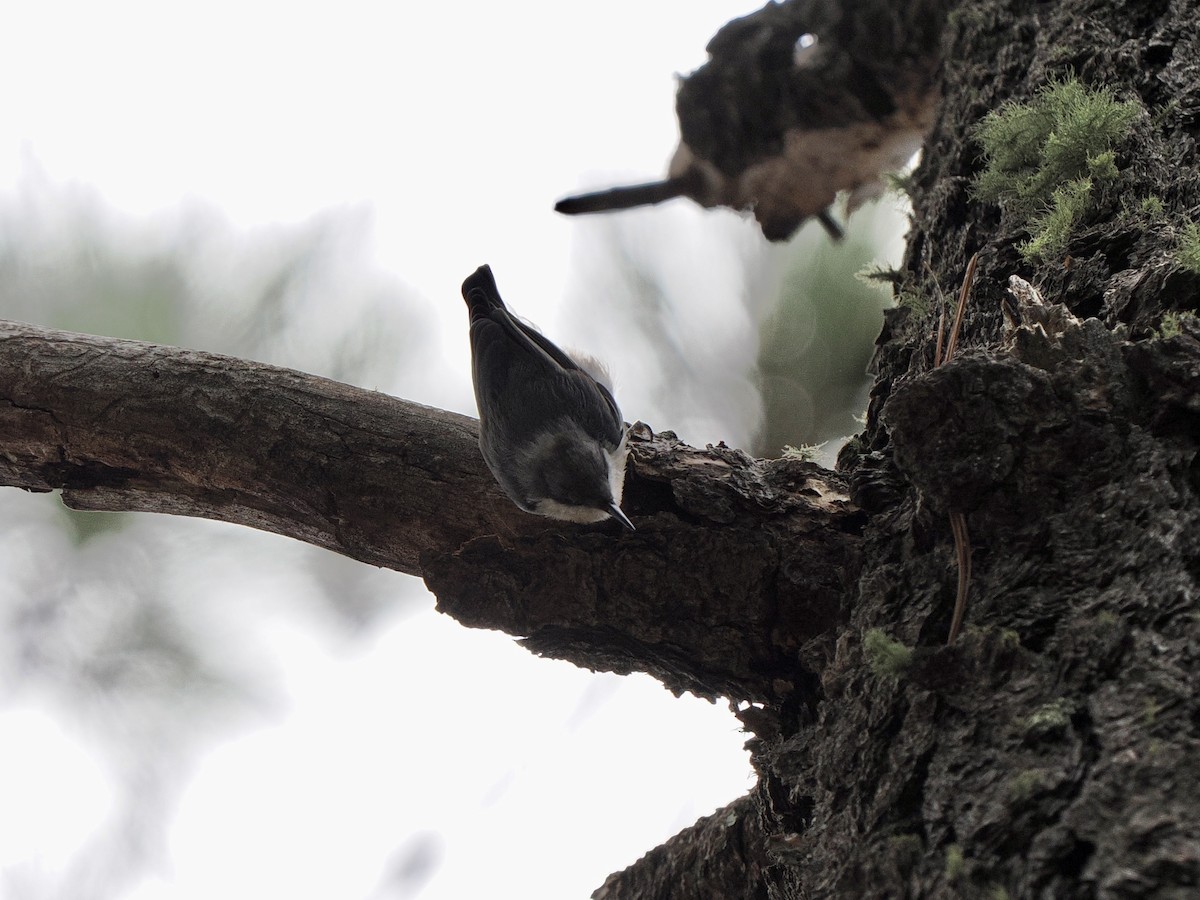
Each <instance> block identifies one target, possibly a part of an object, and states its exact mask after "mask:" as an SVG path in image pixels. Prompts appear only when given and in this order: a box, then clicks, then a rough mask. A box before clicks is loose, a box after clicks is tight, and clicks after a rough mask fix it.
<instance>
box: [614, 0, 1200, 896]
mask: <svg viewBox="0 0 1200 900" xmlns="http://www.w3.org/2000/svg"><path fill="white" fill-rule="evenodd" d="M1197 20H1200V9H1198V8H1197V5H1196V4H1195V3H1193V2H1165V0H1163V2H1155V3H1140V2H1139V3H1123V2H1109V3H1097V2H1086V0H1073V2H1064V3H1059V4H1040V3H1033V2H1018V0H1011V2H1007V0H999V2H989V0H984V2H964V3H961V4H958V6H957V8H956V9H955V10H954V11H953V12H952V13H951V14H950V16H949V18H948V20H947V22H946V34H945V44H944V53H945V59H944V69H943V78H942V93H943V95H944V97H945V100H944V103H943V105H942V108H941V112H940V114H939V117H938V121H937V124H936V125H935V128H934V130H933V133H932V134H931V136H930V137H929V139H928V141H927V143H926V149H925V161H924V163H923V164H922V166H921V168H920V169H919V170H918V172H917V173H916V176H915V178H914V182H915V184H914V191H913V199H914V206H915V214H914V222H913V229H912V233H911V235H910V243H909V250H908V254H907V258H906V261H905V267H904V276H905V284H904V285H903V288H904V290H906V291H907V292H909V293H910V294H917V295H921V296H925V297H927V298H929V300H930V301H931V302H930V303H929V307H930V309H931V312H929V313H924V314H922V313H919V312H918V311H917V310H918V309H919V307H918V305H916V304H911V303H909V304H906V305H905V306H903V307H901V308H897V309H895V310H892V311H891V312H890V313H889V315H888V318H887V322H886V324H885V327H884V331H883V334H882V335H881V336H880V338H879V341H878V352H877V356H876V360H875V364H874V365H875V371H876V384H875V388H874V391H873V395H872V400H871V406H870V410H869V415H868V423H867V428H866V430H865V432H864V433H863V434H862V435H860V436H859V437H858V438H857V439H855V440H854V441H852V442H851V443H850V444H849V445H848V446H847V448H846V449H845V450H844V451H843V453H842V455H841V458H840V461H839V468H840V469H841V470H842V471H844V472H845V473H846V474H847V475H848V476H849V478H850V481H851V485H852V493H851V495H852V498H853V499H854V500H855V502H856V503H857V505H858V506H859V507H860V508H861V509H862V510H863V511H864V512H865V513H866V514H867V520H866V523H865V527H864V542H863V548H862V551H863V555H862V557H861V559H862V567H861V569H860V570H859V576H858V579H857V582H856V585H855V589H854V590H853V591H852V593H851V596H850V597H848V598H847V604H848V609H849V619H848V621H847V622H846V624H845V627H844V629H842V630H840V631H839V633H838V639H837V644H836V646H837V651H836V654H835V656H834V658H833V659H832V660H831V662H830V664H829V665H828V666H826V667H825V668H823V669H822V670H821V671H820V672H819V679H818V682H817V683H816V684H815V685H813V686H812V687H811V688H810V689H809V690H808V691H806V692H805V694H804V697H805V702H804V703H795V702H785V703H782V704H767V705H766V706H764V707H762V708H758V707H752V708H750V709H747V710H744V711H743V712H742V713H741V715H742V718H743V721H744V722H745V724H746V727H747V730H748V731H750V732H752V733H753V735H754V737H753V738H752V740H751V742H750V747H751V749H752V750H753V758H754V762H755V765H756V767H757V769H758V772H759V774H760V776H761V781H760V785H759V788H758V789H757V791H756V792H755V798H756V802H757V804H758V807H759V809H760V811H761V813H762V817H763V818H762V822H761V825H762V828H763V832H764V840H765V844H766V846H767V847H768V852H769V855H770V859H771V865H768V866H766V867H765V868H762V867H758V866H755V867H754V869H755V871H760V872H761V873H762V878H761V881H760V882H758V883H757V884H753V885H744V886H742V888H741V890H740V891H739V892H737V893H732V892H731V893H727V894H719V893H716V892H713V893H708V892H705V891H704V890H691V889H689V888H684V887H681V888H680V890H679V891H678V892H676V893H674V894H668V895H667V896H674V897H707V896H737V897H746V898H751V897H753V898H760V897H770V898H785V897H787V898H792V897H805V898H808V897H814V898H815V897H839V898H840V897H845V898H858V897H947V898H950V897H1022V898H1024V897H1047V898H1064V897H1071V898H1074V897H1079V898H1083V897H1101V898H1118V897H1120V898H1124V897H1187V896H1195V895H1196V894H1197V892H1200V691H1198V688H1200V683H1198V682H1200V675H1198V672H1200V617H1197V615H1196V603H1197V599H1198V598H1200V586H1198V582H1200V329H1197V327H1196V326H1195V324H1194V320H1193V322H1192V323H1191V324H1188V323H1187V321H1186V320H1185V324H1184V326H1183V329H1182V333H1181V334H1179V335H1178V336H1175V337H1169V338H1162V337H1161V336H1159V335H1158V334H1156V332H1155V330H1156V329H1157V328H1159V327H1160V325H1161V323H1162V321H1163V314H1164V313H1165V312H1167V311H1170V310H1176V311H1180V310H1190V311H1194V310H1195V309H1196V306H1197V298H1198V297H1200V275H1198V274H1197V273H1195V272H1192V271H1189V270H1187V269H1186V268H1185V267H1184V266H1182V265H1181V264H1180V262H1179V260H1178V258H1177V256H1176V249H1177V246H1178V240H1179V235H1180V234H1181V233H1182V231H1183V227H1184V226H1185V225H1186V224H1187V223H1188V222H1189V221H1195V219H1196V216H1197V210H1200V176H1198V174H1197V173H1198V163H1200V159H1198V158H1197V151H1196V144H1195V141H1196V137H1197V111H1198V106H1197V103H1196V99H1195V98H1196V97H1197V96H1200V40H1198V37H1197V34H1198V33H1197V30H1196V28H1195V22H1196V21H1197ZM1072 70H1073V71H1074V72H1075V73H1076V74H1077V75H1078V76H1079V77H1080V78H1081V79H1082V80H1083V81H1084V82H1085V83H1087V84H1089V85H1092V86H1111V87H1113V88H1115V90H1116V92H1117V95H1118V97H1120V98H1121V99H1134V100H1136V101H1138V102H1139V103H1141V104H1142V105H1143V106H1144V107H1145V108H1146V112H1145V114H1144V115H1142V116H1141V117H1140V118H1139V119H1138V121H1137V122H1136V123H1135V125H1134V129H1133V133H1132V135H1131V136H1130V137H1129V139H1128V140H1127V141H1125V142H1124V143H1123V144H1122V145H1121V146H1120V147H1119V148H1118V156H1117V159H1118V168H1119V170H1120V174H1119V177H1118V179H1117V181H1116V182H1115V184H1113V185H1112V186H1110V188H1109V189H1108V190H1107V191H1106V192H1104V193H1103V194H1102V196H1101V197H1100V201H1099V203H1098V204H1097V207H1096V208H1095V209H1093V210H1092V211H1091V212H1090V213H1089V215H1088V216H1087V217H1086V218H1085V219H1084V220H1082V221H1081V222H1079V223H1077V225H1076V227H1075V229H1074V233H1073V235H1072V237H1071V239H1070V241H1069V245H1068V248H1067V251H1066V252H1065V253H1064V254H1062V255H1061V256H1059V257H1057V258H1053V259H1050V260H1046V261H1043V262H1039V263H1036V264H1033V263H1029V262H1026V261H1024V260H1022V259H1021V257H1020V256H1019V254H1018V247H1019V245H1020V244H1021V243H1022V242H1023V241H1024V240H1025V239H1026V238H1027V237H1028V234H1027V232H1026V231H1025V230H1024V223H1023V222H1022V221H1020V220H1019V218H1018V217H1016V216H1011V215H1009V214H1008V213H1007V212H1004V211H1002V210H1001V209H999V208H998V207H997V206H996V205H994V204H988V203H982V202H980V201H978V200H976V199H975V198H974V197H973V195H972V192H971V185H972V180H973V177H974V176H975V174H977V172H978V171H979V168H980V162H981V161H980V153H979V146H978V145H977V144H976V143H975V142H974V140H973V132H972V126H973V125H974V124H975V123H977V122H979V121H980V120H981V119H982V118H983V116H984V115H986V113H988V112H989V111H990V110H993V109H996V108H997V107H998V106H999V105H1000V104H1001V103H1002V102H1003V101H1004V100H1006V99H1009V98H1014V99H1018V100H1022V99H1028V98H1030V97H1031V96H1032V95H1033V94H1034V92H1035V91H1036V90H1037V89H1038V88H1040V87H1042V86H1044V85H1045V84H1046V83H1047V81H1048V80H1049V79H1050V78H1051V77H1059V78H1061V77H1065V76H1066V75H1068V74H1069V72H1071V71H1072ZM747 115H752V114H751V113H748V114H747ZM1151 196H1153V197H1157V198H1159V199H1161V201H1162V202H1163V206H1164V213H1163V215H1161V216H1160V217H1158V218H1154V217H1151V216H1146V215H1140V214H1138V213H1137V210H1138V209H1139V208H1140V204H1141V201H1142V200H1143V199H1145V198H1147V197H1151ZM976 251H978V252H979V254H980V264H979V270H978V273H977V276H976V280H975V286H974V293H973V296H972V299H971V302H970V304H969V306H968V310H967V315H966V321H965V324H964V329H963V337H962V347H961V350H960V355H959V356H958V357H957V358H956V359H955V360H953V361H951V362H950V363H949V364H947V365H945V366H941V367H936V368H935V367H934V365H933V358H934V347H935V344H936V335H937V331H938V316H937V304H936V303H935V302H932V301H934V299H935V298H936V297H937V296H939V295H940V294H945V295H950V296H952V295H953V294H954V293H955V291H956V289H957V287H958V284H959V281H960V280H961V279H962V277H963V273H964V270H965V269H966V264H967V260H968V258H969V257H970V256H971V255H972V253H974V252H976ZM1014 274H1017V275H1020V276H1021V277H1023V278H1025V279H1027V280H1028V281H1031V282H1034V283H1036V284H1038V285H1039V286H1040V287H1041V289H1042V292H1043V294H1044V295H1045V298H1046V300H1047V302H1049V303H1052V304H1063V305H1064V306H1065V307H1066V308H1067V309H1069V310H1070V312H1071V313H1073V314H1074V316H1075V317H1078V320H1079V321H1073V320H1072V316H1071V315H1069V314H1067V313H1066V311H1065V310H1064V311H1063V314H1062V315H1061V316H1060V317H1059V318H1060V319H1061V320H1062V321H1064V322H1066V323H1067V324H1066V325H1065V326H1064V327H1062V328H1060V329H1057V330H1055V329H1051V330H1050V331H1049V332H1046V331H1044V330H1039V329H1038V328H1037V327H1032V326H1030V327H1024V328H1022V329H1020V330H1019V331H1017V332H1016V333H1009V334H1006V333H1005V326H1004V320H1003V316H1002V312H1001V310H1002V304H1003V302H1004V300H1005V292H1006V288H1007V286H1008V284H1009V278H1010V276H1011V275H1014ZM935 279H936V281H937V283H938V285H940V288H939V287H937V286H935V284H934V280H935ZM950 513H956V514H963V515H965V516H966V520H967V522H968V523H969V531H970V539H971V542H972V545H973V548H974V569H973V578H972V583H971V592H970V607H969V610H968V615H967V621H968V623H969V627H968V629H967V631H966V633H965V634H964V636H963V637H962V638H961V639H960V640H959V641H958V642H957V643H956V644H955V645H954V646H952V647H946V646H945V645H944V641H945V636H946V632H947V627H948V624H949V621H950V617H951V611H952V607H953V603H954V592H955V580H956V579H955V555H954V544H953V539H952V532H951V527H950V524H949V514H950ZM872 628H879V629H882V630H883V631H885V632H886V633H887V634H889V635H890V636H891V637H892V638H894V639H895V640H897V641H899V642H900V643H902V644H903V645H905V646H906V647H907V648H908V650H909V651H911V657H910V661H909V662H908V664H907V666H904V665H899V666H897V665H895V664H891V665H888V664H887V662H886V661H881V660H879V659H872V658H871V656H870V654H869V653H868V652H867V651H866V650H865V649H864V648H865V646H866V644H867V642H866V641H865V640H864V636H865V634H866V633H867V631H868V630H869V629H872ZM671 847H672V843H668V844H667V845H664V848H661V849H663V850H664V851H667V850H670V848H671ZM679 852H680V858H679V859H676V860H671V859H669V858H667V859H664V858H656V857H654V856H648V857H646V858H643V859H642V860H640V861H639V862H638V863H636V864H634V866H632V867H631V868H630V869H629V870H627V871H626V872H625V873H622V875H621V876H620V877H619V878H617V877H614V878H612V879H610V881H609V883H608V884H606V886H605V888H604V889H602V893H601V894H600V895H603V896H605V897H606V900H607V898H609V897H611V896H618V895H616V894H614V893H613V892H612V891H611V889H610V888H611V885H613V884H614V883H627V884H630V885H639V884H652V883H654V882H653V881H652V880H651V879H650V877H649V876H648V875H647V874H645V873H640V872H638V871H637V870H638V869H640V868H647V867H654V868H656V869H661V870H663V871H672V870H674V869H675V867H677V866H680V865H682V863H683V861H685V860H686V858H687V854H688V853H689V852H691V851H690V850H689V848H688V846H687V842H686V841H685V842H683V844H682V846H681V847H680V848H679ZM604 891H607V893H604ZM619 896H628V897H635V896H638V893H637V891H636V889H634V890H631V891H630V892H628V893H625V894H621V895H619Z"/></svg>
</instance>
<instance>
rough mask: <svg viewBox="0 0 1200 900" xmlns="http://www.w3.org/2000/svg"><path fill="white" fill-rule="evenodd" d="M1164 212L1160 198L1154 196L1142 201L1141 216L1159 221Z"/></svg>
mask: <svg viewBox="0 0 1200 900" xmlns="http://www.w3.org/2000/svg"><path fill="white" fill-rule="evenodd" d="M1165 211H1166V210H1165V208H1164V207H1163V202H1162V198H1161V197H1158V196H1157V195H1155V194H1151V195H1150V196H1149V197H1146V198H1145V199H1143V200H1142V214H1143V215H1145V216H1146V217H1148V218H1150V219H1161V218H1162V217H1163V213H1164V212H1165Z"/></svg>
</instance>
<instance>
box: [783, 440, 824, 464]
mask: <svg viewBox="0 0 1200 900" xmlns="http://www.w3.org/2000/svg"><path fill="white" fill-rule="evenodd" d="M827 443H829V442H828V441H822V442H821V443H819V444H801V445H800V446H799V447H793V446H792V445H791V444H784V445H783V458H784V459H799V460H803V461H804V462H813V461H814V460H816V458H817V456H818V455H820V453H821V448H822V447H824V446H825V445H826V444H827Z"/></svg>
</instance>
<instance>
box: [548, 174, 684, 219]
mask: <svg viewBox="0 0 1200 900" xmlns="http://www.w3.org/2000/svg"><path fill="white" fill-rule="evenodd" d="M690 184H691V182H690V181H689V180H688V179H686V178H668V179H667V180H666V181H651V182H648V183H647V184H630V185H626V186H624V187H615V188H609V189H608V190H607V191H596V192H595V193H594V194H579V195H577V196H574V197H564V198H563V199H562V200H559V201H558V202H557V203H555V204H554V211H555V212H560V213H563V214H564V215H568V216H579V215H585V214H587V213H600V212H610V211H612V210H617V209H632V208H633V207H635V206H652V205H653V204H655V203H662V202H663V201H665V200H674V199H675V198H676V197H684V196H687V194H688V187H689V185H690Z"/></svg>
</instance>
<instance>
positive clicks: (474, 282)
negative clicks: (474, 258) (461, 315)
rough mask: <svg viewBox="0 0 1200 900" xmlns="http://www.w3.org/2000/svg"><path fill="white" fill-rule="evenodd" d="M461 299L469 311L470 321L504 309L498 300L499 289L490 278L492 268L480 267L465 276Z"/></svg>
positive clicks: (492, 278) (494, 280)
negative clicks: (465, 302) (494, 310)
mask: <svg viewBox="0 0 1200 900" xmlns="http://www.w3.org/2000/svg"><path fill="white" fill-rule="evenodd" d="M462 295H463V299H464V300H466V301H467V309H469V310H470V311H471V321H472V322H474V321H475V320H476V319H478V318H481V317H484V316H487V315H488V313H490V312H491V311H492V310H493V309H497V308H499V309H504V308H505V306H504V301H503V300H501V299H500V289H499V288H497V287H496V279H495V278H494V277H493V276H492V267H491V266H488V265H483V266H480V267H479V268H478V269H476V270H475V271H474V272H473V273H471V274H470V275H468V276H467V280H466V281H464V282H463V284H462Z"/></svg>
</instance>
